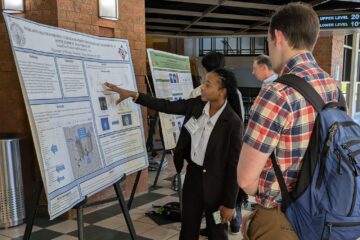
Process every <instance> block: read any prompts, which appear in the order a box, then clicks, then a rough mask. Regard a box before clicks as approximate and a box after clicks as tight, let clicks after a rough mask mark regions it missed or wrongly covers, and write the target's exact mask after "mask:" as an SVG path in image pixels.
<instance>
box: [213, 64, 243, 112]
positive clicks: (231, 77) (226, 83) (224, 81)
mask: <svg viewBox="0 0 360 240" xmlns="http://www.w3.org/2000/svg"><path fill="white" fill-rule="evenodd" d="M211 72H213V73H215V74H216V75H218V76H219V77H220V79H221V83H220V84H221V87H223V88H226V92H227V100H228V102H229V104H230V106H231V108H232V109H233V110H234V111H235V112H236V114H237V115H238V116H239V117H240V119H241V118H242V117H241V109H240V100H239V94H238V93H237V83H236V77H235V74H234V73H233V72H231V71H229V70H227V69H225V68H217V69H214V70H212V71H211Z"/></svg>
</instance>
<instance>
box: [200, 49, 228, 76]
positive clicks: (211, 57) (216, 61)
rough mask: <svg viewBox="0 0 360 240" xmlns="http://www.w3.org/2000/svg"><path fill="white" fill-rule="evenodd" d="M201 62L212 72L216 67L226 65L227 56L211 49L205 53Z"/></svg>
mask: <svg viewBox="0 0 360 240" xmlns="http://www.w3.org/2000/svg"><path fill="white" fill-rule="evenodd" d="M201 64H202V65H203V67H204V68H205V69H206V71H208V72H211V71H212V70H214V69H216V68H224V67H225V57H224V55H222V54H221V53H219V52H215V51H211V52H208V53H207V54H205V55H204V57H203V59H202V60H201Z"/></svg>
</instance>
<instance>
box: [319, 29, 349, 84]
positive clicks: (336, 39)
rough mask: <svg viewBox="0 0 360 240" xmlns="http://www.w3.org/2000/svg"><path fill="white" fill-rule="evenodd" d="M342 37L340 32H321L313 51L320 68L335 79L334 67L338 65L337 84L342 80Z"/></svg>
mask: <svg viewBox="0 0 360 240" xmlns="http://www.w3.org/2000/svg"><path fill="white" fill-rule="evenodd" d="M344 37H345V35H344V34H343V33H341V32H333V33H330V32H323V33H321V34H320V37H319V39H318V41H317V43H316V45H315V48H314V51H313V53H314V57H315V59H316V60H317V62H318V64H319V65H320V67H321V68H323V69H324V70H325V71H326V72H327V73H329V74H331V75H332V76H333V77H335V69H336V65H339V84H340V81H341V79H342V68H343V57H344Z"/></svg>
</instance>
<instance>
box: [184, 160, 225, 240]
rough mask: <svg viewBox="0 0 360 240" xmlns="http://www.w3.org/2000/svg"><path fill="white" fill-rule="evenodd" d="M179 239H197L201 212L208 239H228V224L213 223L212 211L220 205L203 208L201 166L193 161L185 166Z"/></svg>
mask: <svg viewBox="0 0 360 240" xmlns="http://www.w3.org/2000/svg"><path fill="white" fill-rule="evenodd" d="M182 201H183V202H182V214H181V217H182V219H181V231H180V237H179V239H180V240H198V239H199V232H200V225H201V219H202V215H203V212H205V216H206V225H207V228H208V230H209V237H208V239H209V240H228V225H227V224H217V225H216V224H215V221H214V218H213V215H212V213H213V212H215V211H217V210H218V208H219V207H220V206H215V207H214V208H212V209H205V206H204V189H203V168H202V167H201V166H198V165H196V164H194V163H191V164H189V165H188V166H187V171H186V176H185V182H184V186H183V193H182Z"/></svg>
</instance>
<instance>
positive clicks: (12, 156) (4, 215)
mask: <svg viewBox="0 0 360 240" xmlns="http://www.w3.org/2000/svg"><path fill="white" fill-rule="evenodd" d="M21 138H22V136H21V135H19V134H16V133H0V228H8V227H13V226H17V225H19V224H22V223H23V221H24V219H25V201H24V185H23V180H22V171H21V157H20V139H21Z"/></svg>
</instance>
